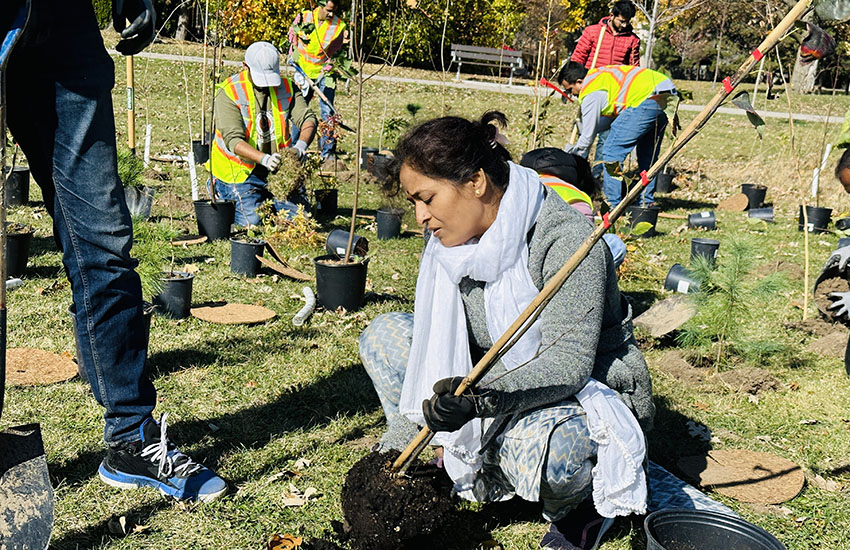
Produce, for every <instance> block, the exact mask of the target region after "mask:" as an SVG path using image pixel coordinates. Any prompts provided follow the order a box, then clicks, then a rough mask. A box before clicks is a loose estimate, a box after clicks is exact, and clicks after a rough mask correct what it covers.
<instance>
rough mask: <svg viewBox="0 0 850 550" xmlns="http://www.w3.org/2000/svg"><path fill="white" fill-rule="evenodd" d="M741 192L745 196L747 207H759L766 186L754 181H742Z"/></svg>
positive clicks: (762, 202) (762, 203)
mask: <svg viewBox="0 0 850 550" xmlns="http://www.w3.org/2000/svg"><path fill="white" fill-rule="evenodd" d="M741 193H743V194H745V195H746V196H747V208H748V209H749V208H761V207H762V206H764V197H765V195H767V187H765V186H764V185H758V184H756V183H742V184H741Z"/></svg>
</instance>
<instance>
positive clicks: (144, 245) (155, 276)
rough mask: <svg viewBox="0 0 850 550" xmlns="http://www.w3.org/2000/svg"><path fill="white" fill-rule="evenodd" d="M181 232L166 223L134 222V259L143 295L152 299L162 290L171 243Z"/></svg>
mask: <svg viewBox="0 0 850 550" xmlns="http://www.w3.org/2000/svg"><path fill="white" fill-rule="evenodd" d="M178 234H179V231H177V230H175V229H173V228H172V227H171V226H170V224H169V223H168V222H166V221H160V222H156V223H154V222H149V221H146V220H144V219H140V218H136V219H134V220H133V248H132V253H133V257H134V258H136V260H138V262H139V265H138V266H136V273H138V274H139V278H140V279H141V280H142V294H143V295H144V296H145V297H146V298H148V299H150V298H151V297H152V296H155V295H157V294H159V293H160V291H161V290H162V271H163V267H164V266H165V264H166V263H167V262H168V259H169V256H170V255H171V252H172V250H171V249H172V246H171V241H172V239H174V238H176V237H177V235H178Z"/></svg>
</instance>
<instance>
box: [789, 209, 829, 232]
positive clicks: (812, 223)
mask: <svg viewBox="0 0 850 550" xmlns="http://www.w3.org/2000/svg"><path fill="white" fill-rule="evenodd" d="M806 217H807V218H808V222H809V224H808V226H807V231H808V232H809V233H826V228H827V226H828V225H829V219H830V218H831V217H832V208H825V207H823V206H806ZM797 227H798V229H799V230H800V231H802V230H803V206H802V205H800V216H799V220H798V222H797Z"/></svg>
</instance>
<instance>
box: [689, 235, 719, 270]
mask: <svg viewBox="0 0 850 550" xmlns="http://www.w3.org/2000/svg"><path fill="white" fill-rule="evenodd" d="M719 248H720V241H715V240H714V239H691V263H692V264H693V263H694V260H695V259H696V258H697V256H702V257H704V258H705V259H706V260H708V263H710V264H711V265H712V266H713V265H714V260H715V259H716V258H717V250H718V249H719Z"/></svg>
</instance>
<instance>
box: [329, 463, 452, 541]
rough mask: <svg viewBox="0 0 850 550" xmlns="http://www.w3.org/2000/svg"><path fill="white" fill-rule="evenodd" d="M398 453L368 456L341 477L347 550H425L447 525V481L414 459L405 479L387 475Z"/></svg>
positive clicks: (449, 513)
mask: <svg viewBox="0 0 850 550" xmlns="http://www.w3.org/2000/svg"><path fill="white" fill-rule="evenodd" d="M399 454H400V453H399V452H398V451H391V452H388V453H381V454H378V453H370V454H369V455H367V456H366V457H364V458H362V459H361V460H360V461H359V462H357V463H356V464H355V465H354V466H353V467H352V468H351V470H349V472H348V475H347V476H346V478H345V483H344V484H343V486H342V494H341V501H342V502H341V503H342V511H343V513H344V514H345V520H346V522H347V523H348V527H349V535H350V537H351V548H352V549H353V550H367V549H368V550H395V549H399V548H428V547H430V544H429V540H432V537H433V536H435V535H437V534H438V529H440V528H445V527H446V525H447V524H449V523H452V521H451V520H452V518H453V515H454V512H455V507H454V505H453V503H452V500H451V483H450V482H449V480H448V478H447V476H446V475H445V474H444V472H443V471H442V470H440V469H438V468H437V467H435V466H429V465H425V464H423V463H422V462H420V461H416V463H414V464H413V465H412V466H411V467H410V469H409V470H408V473H407V475H406V476H404V477H401V476H398V477H397V476H395V475H393V474H392V473H391V472H390V466H391V465H392V462H393V460H395V459H396V458H397V457H398V456H399Z"/></svg>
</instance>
